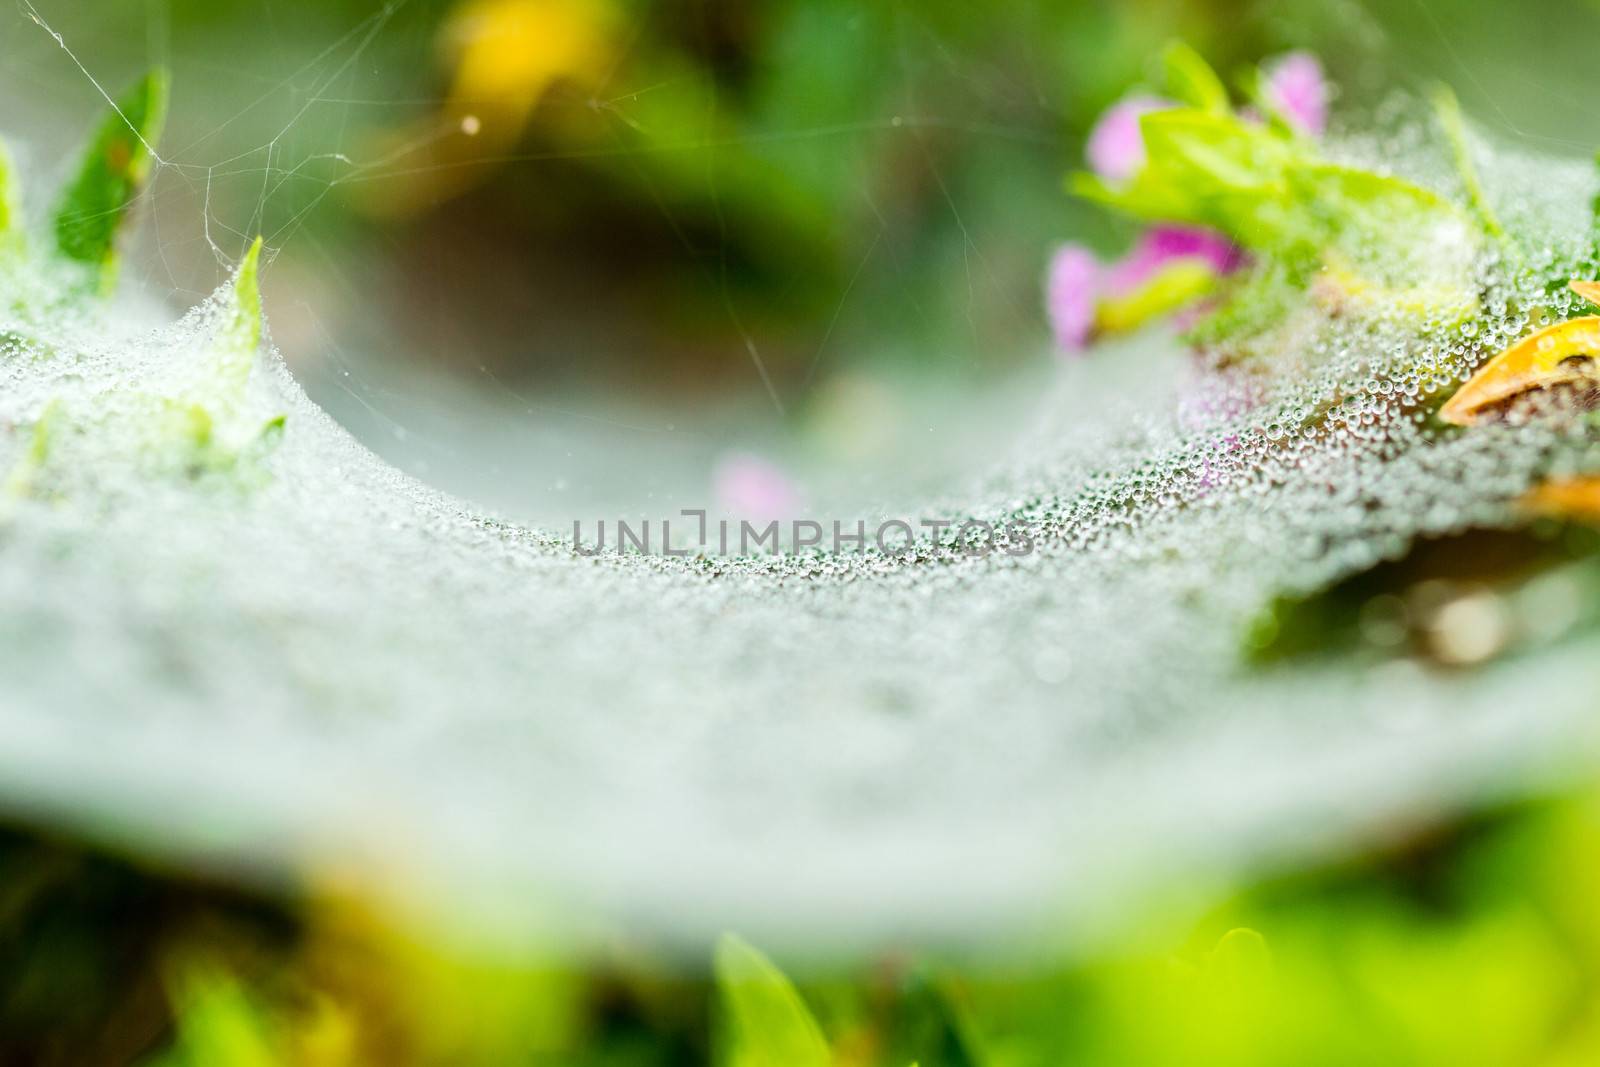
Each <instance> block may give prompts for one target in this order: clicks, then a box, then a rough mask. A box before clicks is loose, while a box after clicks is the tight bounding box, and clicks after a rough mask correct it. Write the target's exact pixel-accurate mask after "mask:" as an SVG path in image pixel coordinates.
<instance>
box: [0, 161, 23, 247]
mask: <svg viewBox="0 0 1600 1067" xmlns="http://www.w3.org/2000/svg"><path fill="white" fill-rule="evenodd" d="M20 186H21V183H20V182H18V181H17V172H16V168H15V167H14V166H13V165H12V162H11V154H10V153H9V152H7V151H6V146H5V142H4V141H0V241H3V240H5V239H7V238H9V237H12V236H14V235H15V234H16V233H18V232H19V231H20V230H21V229H22V189H21V187H20Z"/></svg>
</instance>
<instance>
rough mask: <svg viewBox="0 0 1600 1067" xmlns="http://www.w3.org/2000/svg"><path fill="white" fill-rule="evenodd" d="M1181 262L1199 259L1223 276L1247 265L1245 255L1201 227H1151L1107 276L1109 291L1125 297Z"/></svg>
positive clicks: (1226, 240) (1227, 241)
mask: <svg viewBox="0 0 1600 1067" xmlns="http://www.w3.org/2000/svg"><path fill="white" fill-rule="evenodd" d="M1179 259H1197V260H1200V261H1202V262H1204V263H1205V264H1206V266H1208V267H1210V268H1211V269H1212V270H1213V271H1215V272H1216V273H1217V274H1218V275H1222V274H1229V273H1231V272H1232V271H1234V270H1237V269H1238V268H1239V266H1240V265H1241V264H1242V263H1243V262H1244V253H1243V252H1241V251H1240V249H1239V246H1238V245H1236V244H1234V243H1233V242H1232V241H1230V240H1228V239H1227V238H1226V237H1224V236H1223V235H1222V234H1220V233H1218V232H1217V231H1215V230H1208V229H1205V228H1204V227H1200V226H1177V225H1159V226H1152V227H1151V228H1150V229H1148V230H1146V231H1145V232H1144V233H1143V234H1142V235H1141V236H1140V238H1139V243H1138V244H1136V245H1134V246H1133V250H1132V251H1131V252H1129V253H1128V254H1127V255H1126V256H1124V257H1122V259H1121V260H1119V261H1118V262H1117V264H1116V265H1115V266H1114V267H1112V268H1111V270H1110V272H1109V273H1108V274H1107V275H1106V280H1105V288H1106V292H1108V293H1109V294H1111V295H1113V296H1125V295H1127V294H1128V293H1131V292H1133V291H1134V290H1135V289H1137V288H1139V286H1141V285H1143V284H1144V283H1145V282H1147V281H1149V280H1150V279H1151V278H1153V277H1155V275H1156V274H1158V273H1159V272H1160V271H1161V269H1162V268H1163V267H1167V266H1170V265H1171V264H1172V262H1173V261H1174V260H1179Z"/></svg>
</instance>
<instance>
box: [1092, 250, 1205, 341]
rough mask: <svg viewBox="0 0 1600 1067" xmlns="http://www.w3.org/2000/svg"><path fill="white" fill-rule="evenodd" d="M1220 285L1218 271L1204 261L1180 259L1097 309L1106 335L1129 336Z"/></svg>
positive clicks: (1101, 327)
mask: <svg viewBox="0 0 1600 1067" xmlns="http://www.w3.org/2000/svg"><path fill="white" fill-rule="evenodd" d="M1216 284H1217V272H1216V271H1215V270H1213V269H1212V267H1211V265H1210V264H1209V263H1207V262H1205V261H1203V260H1200V259H1178V260H1174V261H1172V262H1171V263H1169V264H1168V265H1166V266H1165V267H1162V268H1161V269H1160V270H1159V271H1157V272H1156V273H1155V274H1154V275H1152V276H1151V277H1150V278H1149V280H1147V281H1146V282H1145V283H1144V284H1143V285H1140V286H1139V287H1138V288H1137V289H1134V290H1133V291H1131V292H1128V293H1124V294H1122V295H1120V296H1112V297H1107V298H1105V299H1103V300H1101V301H1100V304H1099V306H1098V307H1096V308H1095V326H1096V328H1097V329H1099V330H1100V331H1101V332H1103V333H1125V332H1127V331H1128V330H1134V329H1138V328H1139V327H1140V326H1142V325H1144V324H1145V323H1147V322H1149V321H1150V320H1152V319H1155V318H1159V317H1160V316H1162V315H1165V314H1167V313H1168V312H1170V311H1176V310H1177V309H1178V308H1181V307H1184V306H1186V305H1188V304H1191V303H1193V302H1194V301H1195V300H1196V299H1197V298H1199V297H1202V296H1204V295H1206V294H1207V293H1209V292H1210V291H1211V290H1212V289H1213V288H1214V287H1215V286H1216Z"/></svg>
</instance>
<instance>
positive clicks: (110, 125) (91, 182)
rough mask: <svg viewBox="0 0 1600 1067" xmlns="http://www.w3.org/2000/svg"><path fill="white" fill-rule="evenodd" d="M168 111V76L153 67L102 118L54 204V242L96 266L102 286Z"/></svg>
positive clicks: (68, 253)
mask: <svg viewBox="0 0 1600 1067" xmlns="http://www.w3.org/2000/svg"><path fill="white" fill-rule="evenodd" d="M166 113H167V75H166V72H165V71H164V70H161V69H160V68H157V69H155V70H152V71H151V72H150V73H149V74H147V75H145V77H144V78H143V79H141V80H140V82H139V83H138V84H137V85H135V86H134V87H133V89H132V90H130V91H129V92H128V93H127V95H125V96H124V97H123V98H122V99H121V100H119V101H118V102H117V104H116V107H115V108H113V110H112V112H111V114H109V115H107V116H106V117H105V119H104V120H103V121H102V122H101V124H100V128H99V129H98V130H97V131H96V132H95V135H94V138H93V140H91V141H90V142H89V147H88V150H87V151H86V152H85V153H84V157H83V162H82V164H81V165H80V166H79V168H78V173H77V176H76V177H75V178H74V179H73V180H72V182H71V183H70V184H69V185H68V186H67V188H66V190H65V191H64V192H63V193H62V196H61V201H60V204H59V205H58V206H57V208H56V213H55V236H56V247H57V248H58V249H59V250H60V252H61V254H62V255H63V256H65V257H67V258H68V259H72V260H76V261H78V262H80V263H87V264H90V265H93V266H97V267H99V268H100V271H101V277H100V282H101V286H102V288H109V286H110V284H111V281H112V280H113V278H114V277H115V271H116V240H117V234H118V232H119V231H120V230H121V228H122V224H123V222H124V221H126V219H127V217H128V213H129V209H130V208H132V206H133V204H134V202H135V200H136V199H137V198H138V195H139V191H140V189H142V188H143V187H144V183H145V181H146V179H148V178H149V176H150V167H151V164H152V162H153V161H154V159H155V147H154V146H155V143H156V141H157V140H158V139H159V138H160V136H161V128H162V125H163V124H164V123H165V121H166Z"/></svg>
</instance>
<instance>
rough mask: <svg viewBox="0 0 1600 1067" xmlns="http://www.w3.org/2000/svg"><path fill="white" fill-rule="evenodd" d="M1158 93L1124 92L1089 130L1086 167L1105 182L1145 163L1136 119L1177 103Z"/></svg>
mask: <svg viewBox="0 0 1600 1067" xmlns="http://www.w3.org/2000/svg"><path fill="white" fill-rule="evenodd" d="M1176 106H1177V105H1175V104H1174V103H1172V101H1170V100H1163V99H1161V98H1160V97H1159V96H1137V95H1136V96H1125V97H1123V98H1122V99H1121V100H1119V101H1117V103H1115V104H1112V105H1111V106H1110V107H1109V108H1107V109H1106V112H1105V114H1103V115H1101V116H1100V121H1099V122H1096V123H1095V126H1094V129H1093V130H1091V131H1089V142H1088V144H1087V145H1086V146H1085V147H1084V155H1085V156H1087V157H1088V160H1089V168H1090V169H1091V170H1093V171H1094V172H1095V173H1096V174H1098V175H1100V177H1102V178H1104V179H1105V180H1106V181H1108V182H1123V181H1127V180H1128V179H1129V178H1131V177H1133V176H1134V175H1135V174H1137V173H1139V168H1140V167H1142V166H1144V134H1143V133H1142V132H1141V131H1140V129H1139V119H1140V118H1141V117H1142V116H1144V115H1148V114H1149V113H1150V112H1152V111H1165V110H1167V109H1168V108H1172V107H1176Z"/></svg>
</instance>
